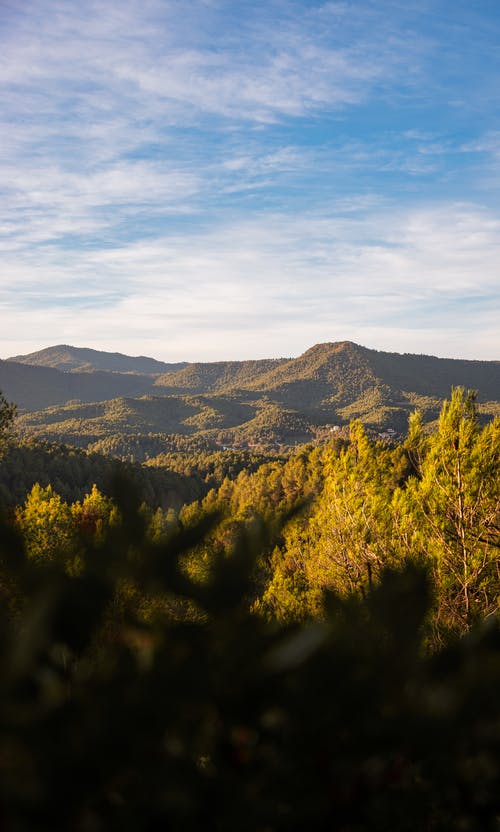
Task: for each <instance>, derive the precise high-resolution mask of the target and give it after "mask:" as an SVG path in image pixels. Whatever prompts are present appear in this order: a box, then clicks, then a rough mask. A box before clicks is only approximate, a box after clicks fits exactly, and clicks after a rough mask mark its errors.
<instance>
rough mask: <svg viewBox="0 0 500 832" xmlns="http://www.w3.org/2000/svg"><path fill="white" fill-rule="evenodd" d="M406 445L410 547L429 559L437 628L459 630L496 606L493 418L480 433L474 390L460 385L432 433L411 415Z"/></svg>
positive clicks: (496, 439)
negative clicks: (410, 471) (410, 466)
mask: <svg viewBox="0 0 500 832" xmlns="http://www.w3.org/2000/svg"><path fill="white" fill-rule="evenodd" d="M410 442H411V453H412V458H413V461H414V464H415V467H416V470H417V476H416V477H413V478H412V479H411V481H410V482H409V484H408V489H407V496H408V499H409V503H407V511H408V518H409V520H410V523H411V524H412V526H413V529H414V530H415V531H414V534H413V539H412V545H414V546H417V547H420V549H421V550H422V551H427V552H428V554H429V556H430V558H431V561H432V568H433V572H434V576H435V583H436V594H437V604H438V608H437V616H436V619H437V623H438V627H439V626H444V628H445V629H452V630H458V631H459V632H464V631H465V630H467V629H468V628H469V627H470V625H471V624H472V623H473V621H474V620H476V619H478V618H484V617H485V616H486V615H488V614H490V613H492V612H494V611H496V610H497V608H498V593H499V587H500V580H499V578H500V575H499V570H500V544H499V536H500V535H499V532H500V528H499V524H500V420H495V421H494V422H492V423H491V424H490V425H488V426H487V427H486V428H484V429H483V430H481V428H480V425H479V422H478V417H477V408H476V402H475V394H474V393H472V392H471V391H465V390H464V389H463V388H460V387H459V388H456V389H454V390H453V391H452V395H451V398H450V400H449V401H446V402H445V403H444V404H443V408H442V411H441V415H440V418H439V423H438V429H437V431H436V433H435V434H432V435H430V436H428V437H426V436H425V435H424V433H423V430H422V425H421V422H420V420H419V419H418V418H415V419H414V420H413V422H412V426H411V431H410Z"/></svg>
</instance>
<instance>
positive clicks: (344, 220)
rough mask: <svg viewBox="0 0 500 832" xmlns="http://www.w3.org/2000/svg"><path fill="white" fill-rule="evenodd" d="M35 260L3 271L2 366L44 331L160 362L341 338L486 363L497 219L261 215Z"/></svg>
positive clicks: (450, 214)
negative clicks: (8, 273) (6, 276)
mask: <svg viewBox="0 0 500 832" xmlns="http://www.w3.org/2000/svg"><path fill="white" fill-rule="evenodd" d="M38 258H39V261H38V264H37V265H36V264H35V262H34V260H33V259H30V260H29V261H26V262H23V260H22V259H21V261H19V260H18V259H13V260H12V264H11V268H12V274H13V280H12V282H11V283H10V284H8V285H3V286H2V287H1V291H0V303H3V304H4V306H5V308H6V309H7V308H8V309H9V310H10V311H9V314H8V315H6V316H5V327H4V346H3V351H4V354H5V355H7V354H8V353H15V352H20V351H29V350H30V349H35V348H36V347H37V346H39V345H40V342H41V341H46V340H47V339H46V336H45V335H44V333H46V332H47V331H50V332H51V333H52V336H51V340H52V341H59V342H60V341H68V340H70V341H71V340H72V341H73V342H75V343H78V344H88V345H92V344H93V345H94V346H96V345H97V346H101V347H105V346H108V347H109V348H111V346H112V345H114V347H113V348H114V349H122V350H124V351H129V352H134V353H137V352H138V351H139V352H145V351H147V350H148V349H149V351H150V352H152V353H153V354H154V355H157V356H160V357H163V358H165V359H172V360H174V359H186V360H196V359H205V360H209V359H214V360H215V359H218V358H235V357H245V356H246V357H249V356H252V355H253V356H255V357H257V356H263V355H269V356H271V355H282V354H297V353H298V352H300V351H301V350H302V349H305V348H306V347H307V346H310V345H312V344H313V343H315V342H318V341H321V340H337V339H339V340H342V339H344V338H352V339H353V340H357V341H359V342H361V343H366V342H367V341H370V345H373V346H378V347H380V348H385V349H392V350H399V351H411V350H415V351H418V352H432V353H442V354H448V355H449V354H452V353H453V354H455V355H462V356H468V357H471V358H472V357H475V358H481V357H485V358H486V357H489V358H495V357H498V318H497V315H496V314H495V310H496V312H498V309H499V307H500V292H499V289H498V262H500V218H499V217H498V216H496V215H491V214H489V213H487V212H486V211H484V210H482V209H479V208H477V207H475V206H473V205H460V204H457V205H453V204H451V205H450V204H448V205H442V206H440V207H439V208H428V209H424V208H421V209H419V210H411V211H409V212H407V213H406V214H404V215H402V214H401V212H400V211H399V210H394V209H393V208H390V207H389V206H387V205H386V206H383V205H380V206H379V207H378V210H373V208H370V209H369V210H367V211H365V212H364V214H362V213H359V214H355V215H354V216H353V215H352V214H350V213H349V212H346V213H343V214H330V215H325V214H323V215H317V214H315V215H305V216H304V217H302V218H301V219H298V218H290V217H286V216H280V215H262V216H260V217H258V218H255V219H254V220H253V221H245V222H236V223H231V222H228V223H227V224H226V225H224V226H223V227H217V228H213V229H212V230H210V231H205V232H204V233H203V234H201V233H199V234H195V235H193V234H191V233H187V234H182V235H181V234H176V235H171V236H170V237H163V238H158V239H156V240H154V241H151V242H146V241H140V242H137V243H133V244H127V245H124V246H122V247H119V248H116V247H111V248H109V249H107V250H98V251H89V252H78V253H71V252H69V253H68V254H67V256H66V260H65V261H63V262H61V257H60V254H59V253H58V252H57V251H52V250H50V249H47V250H46V251H45V253H44V250H43V249H41V250H39V251H38ZM77 258H78V261H77ZM47 285H49V286H50V289H49V291H47V290H46V286H47ZM23 287H25V288H24V289H23ZM57 287H58V288H57ZM24 291H25V292H26V297H24V295H23V292H24ZM75 304H76V305H77V309H75ZM37 306H41V307H43V312H42V311H40V309H38V308H37ZM21 320H24V322H25V325H26V330H25V331H26V332H29V337H28V338H20V337H19V331H20V327H19V324H20V321H21ZM49 321H50V326H49V327H48V322H49ZM471 332H474V333H477V332H481V337H480V338H477V337H476V336H475V335H474V336H472V335H471V334H470V333H471ZM467 333H469V334H468V335H467Z"/></svg>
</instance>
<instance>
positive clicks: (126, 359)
mask: <svg viewBox="0 0 500 832" xmlns="http://www.w3.org/2000/svg"><path fill="white" fill-rule="evenodd" d="M7 361H15V362H16V363H18V364H31V365H33V366H36V367H52V369H54V370H61V371H62V372H65V373H67V372H75V371H77V372H84V373H90V372H93V371H94V370H103V371H106V372H112V373H139V374H144V375H146V374H148V375H153V374H159V373H169V372H172V371H173V370H179V369H181V368H182V367H185V366H186V363H187V362H179V363H177V364H167V363H165V362H164V361H157V360H156V358H148V357H147V356H144V355H139V356H136V357H132V356H130V355H123V354H122V353H121V352H102V351H101V350H91V349H85V348H83V347H71V346H69V345H68V344H59V345H58V346H57V347H47V348H46V349H44V350H39V351H38V352H31V353H29V354H28V355H15V356H12V358H8V359H7Z"/></svg>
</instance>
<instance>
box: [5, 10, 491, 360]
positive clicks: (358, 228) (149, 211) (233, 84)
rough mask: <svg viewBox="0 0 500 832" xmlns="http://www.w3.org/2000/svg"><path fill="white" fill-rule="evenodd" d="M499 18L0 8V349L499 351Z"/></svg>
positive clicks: (211, 356)
mask: <svg viewBox="0 0 500 832" xmlns="http://www.w3.org/2000/svg"><path fill="white" fill-rule="evenodd" d="M499 105H500V5H499V4H498V1H497V0H476V2H474V3H471V2H470V0H453V2H451V0H432V2H431V1H430V0H429V2H428V1H427V0H418V2H416V1H415V2H413V0H406V1H404V0H358V1H357V2H341V1H340V2H306V0H302V1H301V2H299V0H297V2H293V0H286V2H285V0H267V1H266V2H252V3H249V2H241V0H240V2H226V0H190V2H189V3H188V2H184V0H182V2H171V1H170V0H107V2H103V0H78V2H77V1H76V0H75V1H74V2H73V0H23V2H22V3H21V2H19V0H0V143H1V149H0V191H1V199H0V243H1V248H2V254H1V260H0V315H1V322H2V326H1V342H0V356H2V357H7V356H9V355H13V354H17V353H22V352H31V351H33V350H36V349H40V348H42V347H44V346H48V345H50V344H56V343H71V344H74V345H77V346H92V347H96V348H99V349H106V350H113V351H114V350H119V351H122V352H128V353H131V354H149V355H154V356H156V357H158V358H162V359H164V360H172V361H173V360H181V359H184V360H205V361H209V360H217V359H222V358H227V359H229V358H257V357H266V356H288V355H290V356H291V355H298V354H300V353H301V352H303V351H304V350H305V349H307V348H308V347H310V346H312V345H313V344H315V343H318V342H321V341H337V340H346V339H349V340H354V341H356V342H357V343H361V344H364V345H366V346H370V347H374V348H377V349H383V350H390V351H397V352H418V353H431V354H434V355H443V356H454V357H465V358H485V359H495V360H498V359H500V326H499V325H500V279H499V276H500V202H499V187H500V106H499Z"/></svg>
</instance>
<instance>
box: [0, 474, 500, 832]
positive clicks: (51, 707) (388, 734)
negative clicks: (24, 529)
mask: <svg viewBox="0 0 500 832" xmlns="http://www.w3.org/2000/svg"><path fill="white" fill-rule="evenodd" d="M114 500H115V502H116V503H117V504H118V506H119V510H120V515H121V517H122V519H123V520H122V524H121V525H120V524H114V525H111V526H110V528H109V529H108V531H107V533H106V534H105V535H104V536H103V537H102V538H101V539H99V540H98V541H95V540H92V539H87V540H86V541H85V540H82V542H81V547H82V548H81V568H80V570H79V571H78V572H77V573H74V574H73V576H69V575H68V574H67V572H66V571H65V568H64V565H63V564H61V563H60V562H59V561H57V560H55V561H52V562H47V561H43V560H42V562H40V561H39V560H37V561H34V560H32V559H29V558H27V557H26V553H25V551H24V549H23V546H22V542H21V540H20V539H19V537H18V536H17V535H16V533H15V531H14V530H13V529H12V527H10V526H8V525H5V524H4V526H3V528H2V530H1V535H0V542H1V557H2V559H1V568H2V582H1V589H2V594H3V602H4V603H3V605H2V606H3V613H2V615H3V622H2V623H3V626H2V629H1V630H0V692H1V696H0V751H1V753H0V770H1V774H2V776H1V778H0V805H1V812H2V824H3V825H4V827H5V828H6V829H13V830H16V832H25V830H26V832H28V830H29V832H31V830H33V829H37V830H51V832H52V830H54V829H58V830H72V832H74V831H76V832H85V831H86V830H96V832H97V831H98V830H106V832H113V830H117V831H118V830H120V832H127V830H134V832H135V830H137V829H144V830H152V829H157V828H165V829H172V830H190V829H192V830H199V829H202V828H203V829H205V828H207V829H213V830H217V832H219V830H220V832H225V831H227V832H230V831H231V832H232V830H234V829H241V830H243V831H244V830H249V832H258V830H270V832H281V830H283V832H285V830H287V832H288V831H289V830H292V831H293V830H297V832H298V830H303V829H308V830H312V832H314V830H325V829H338V830H345V832H348V830H381V831H382V830H384V832H385V830H388V829H398V830H405V829H406V830H422V829H432V830H443V832H444V831H445V830H446V832H448V830H450V829H470V830H477V832H479V830H481V832H487V830H494V829H497V828H498V813H499V811H500V797H499V796H500V768H499V765H498V760H499V758H500V735H499V732H498V730H497V726H498V724H499V721H500V711H499V702H498V696H497V691H498V685H499V684H500V633H499V630H498V627H497V625H496V623H495V622H493V621H491V622H490V624H489V626H488V627H483V628H482V629H479V630H477V631H476V632H475V633H474V636H473V637H471V638H467V639H464V640H462V641H460V642H458V643H456V644H455V645H453V646H452V647H449V648H447V649H444V650H441V651H440V652H438V653H437V654H436V655H434V656H432V657H430V658H428V657H425V656H424V655H423V654H422V650H421V627H422V622H423V621H424V619H425V615H426V609H427V605H428V602H429V585H428V582H427V579H426V576H425V572H423V571H422V570H421V569H418V568H415V567H414V566H406V567H404V568H401V569H399V570H395V571H394V570H392V571H387V570H386V571H382V573H381V576H380V583H379V585H378V587H377V588H374V589H372V591H371V592H369V593H368V594H367V597H366V600H365V601H361V600H359V598H358V599H357V598H356V597H353V596H349V597H347V598H345V599H341V598H339V597H338V596H336V595H333V594H331V593H328V594H327V595H326V596H325V602H324V605H323V606H324V610H325V617H324V620H323V621H322V622H317V623H315V624H307V625H302V626H298V625H294V626H285V625H278V624H276V623H275V622H273V623H270V622H269V623H268V622H266V621H265V620H264V619H263V618H262V617H260V616H256V615H252V614H250V613H249V612H248V607H247V597H248V591H249V576H250V574H251V571H252V568H253V564H254V563H255V561H256V560H258V558H259V551H260V550H261V548H262V547H264V548H267V547H269V545H270V544H271V541H270V540H269V539H268V537H267V534H266V532H265V530H264V529H263V528H262V527H261V528H260V529H259V528H257V527H256V526H255V525H254V526H253V532H252V533H250V532H248V533H245V534H243V535H242V536H240V538H239V540H238V541H237V542H236V544H235V546H234V548H233V550H232V552H231V553H230V554H229V555H226V556H223V557H220V558H216V559H215V561H214V562H213V565H212V570H211V573H210V576H209V579H208V581H207V582H206V583H204V584H198V583H193V582H191V581H190V580H189V579H188V578H187V577H186V575H185V573H184V572H183V571H182V570H181V569H180V568H179V561H180V560H181V559H182V557H184V556H185V555H186V553H187V552H188V551H189V550H190V548H191V547H192V546H195V545H196V546H200V545H202V541H203V539H204V537H205V535H206V534H207V532H208V531H209V530H210V529H211V528H213V526H214V523H215V522H216V517H213V516H212V517H210V516H207V515H205V516H203V517H202V519H201V520H200V521H199V522H198V523H197V524H195V525H194V526H193V525H191V526H188V527H185V528H183V529H179V530H178V531H176V532H175V533H173V534H172V535H170V537H169V538H168V539H167V540H163V541H161V542H157V543H153V542H152V541H151V540H150V539H149V538H148V537H147V535H146V528H145V523H144V520H143V519H142V515H141V513H140V512H139V510H138V500H137V498H136V497H135V496H134V493H133V488H132V487H131V486H130V484H127V485H124V484H123V483H122V484H121V485H117V486H116V489H115V494H114ZM125 588H128V589H127V591H125ZM167 597H168V598H170V599H175V598H177V599H178V604H180V605H182V603H185V601H186V599H187V600H188V602H189V603H190V604H191V605H194V607H195V608H196V609H198V610H199V613H200V614H199V615H198V617H197V618H193V616H191V617H189V618H186V617H184V618H182V617H180V618H178V619H177V620H174V619H173V617H172V614H171V611H172V601H171V602H170V605H169V604H167V603H166V602H165V598H167ZM145 603H146V604H149V605H150V608H151V609H154V614H152V615H150V616H149V617H148V616H145V615H144V604H145Z"/></svg>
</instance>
